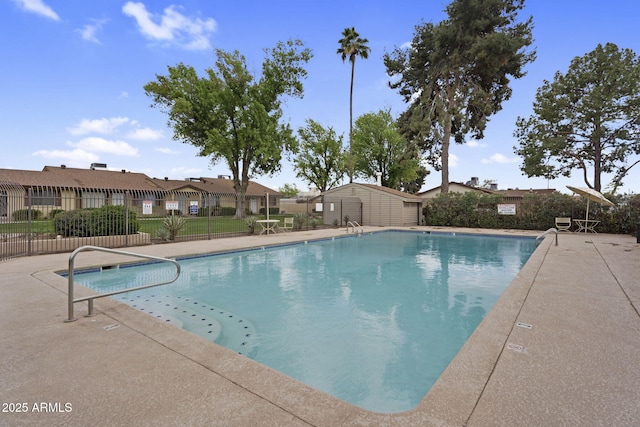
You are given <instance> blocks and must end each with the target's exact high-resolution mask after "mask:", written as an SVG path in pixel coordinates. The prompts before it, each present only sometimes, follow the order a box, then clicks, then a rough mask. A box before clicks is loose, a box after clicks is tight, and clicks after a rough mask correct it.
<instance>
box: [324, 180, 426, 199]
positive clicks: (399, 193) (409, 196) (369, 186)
mask: <svg viewBox="0 0 640 427" xmlns="http://www.w3.org/2000/svg"><path fill="white" fill-rule="evenodd" d="M350 186H356V187H364V188H366V189H368V190H371V191H378V192H381V193H385V194H389V195H392V196H394V197H398V198H401V199H403V200H404V201H408V202H417V203H420V202H422V201H423V200H422V197H419V196H417V195H415V194H409V193H405V192H403V191H398V190H395V189H393V188H389V187H383V186H380V185H377V184H360V183H357V182H353V183H351V184H345V185H343V186H340V187H336V188H332V189H331V190H327V191H325V192H324V193H322V194H323V195H327V194H331V193H332V192H335V191H339V190H340V189H343V188H346V187H350Z"/></svg>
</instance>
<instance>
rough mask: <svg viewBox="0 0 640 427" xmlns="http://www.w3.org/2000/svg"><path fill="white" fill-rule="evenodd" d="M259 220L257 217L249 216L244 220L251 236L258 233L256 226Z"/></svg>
mask: <svg viewBox="0 0 640 427" xmlns="http://www.w3.org/2000/svg"><path fill="white" fill-rule="evenodd" d="M257 220H258V218H256V217H255V216H248V217H246V218H245V219H244V222H245V224H247V228H248V229H249V234H253V233H255V232H256V226H257V225H258V223H257V222H256V221H257Z"/></svg>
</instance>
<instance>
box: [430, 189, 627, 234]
mask: <svg viewBox="0 0 640 427" xmlns="http://www.w3.org/2000/svg"><path fill="white" fill-rule="evenodd" d="M607 198H608V199H609V200H611V201H612V202H614V203H615V206H613V207H608V206H602V205H600V204H598V203H590V207H589V218H590V219H595V220H598V221H600V224H598V232H601V233H615V234H632V235H635V233H636V227H637V224H638V223H639V222H640V195H637V194H636V195H634V194H623V195H618V196H608V197H607ZM501 203H504V202H503V197H502V196H501V195H496V194H484V193H478V192H467V193H447V194H440V195H438V196H437V197H435V198H434V199H431V200H429V201H428V202H427V203H426V204H425V206H424V208H423V210H422V213H423V221H424V224H425V225H433V226H451V227H473V228H506V229H521V230H547V229H549V228H551V227H555V218H556V217H571V218H573V219H578V218H585V216H586V208H587V203H586V199H585V198H583V197H579V196H570V195H567V194H562V193H559V192H557V191H556V192H554V193H552V194H550V195H541V194H536V193H532V194H528V195H525V196H524V197H523V198H522V202H520V203H517V204H516V214H515V215H499V214H498V204H501ZM507 203H510V202H507Z"/></svg>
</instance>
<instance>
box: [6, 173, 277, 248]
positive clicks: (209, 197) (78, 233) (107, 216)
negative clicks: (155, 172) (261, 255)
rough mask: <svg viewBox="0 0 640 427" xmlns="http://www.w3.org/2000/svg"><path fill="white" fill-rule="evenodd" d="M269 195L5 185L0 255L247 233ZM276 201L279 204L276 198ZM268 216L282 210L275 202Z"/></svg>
mask: <svg viewBox="0 0 640 427" xmlns="http://www.w3.org/2000/svg"><path fill="white" fill-rule="evenodd" d="M266 203H267V200H266V197H260V196H247V197H245V198H244V199H242V200H239V199H238V197H237V196H236V194H214V193H206V192H202V191H166V190H145V191H143V190H140V191H132V190H127V191H123V190H115V189H114V190H110V189H100V190H89V189H86V188H76V187H68V188H65V187H51V186H46V185H43V186H32V187H23V186H21V185H17V184H13V183H7V182H0V260H5V259H9V258H14V257H20V256H28V255H37V254H45V253H57V252H71V251H73V250H75V249H76V248H78V247H80V246H83V245H94V246H102V247H108V248H116V247H127V246H138V245H146V244H154V243H162V242H167V241H185V240H205V239H215V238H220V237H231V236H241V235H246V234H247V233H249V232H251V229H250V227H249V226H248V224H247V221H245V219H243V218H242V217H241V216H240V215H237V210H238V209H240V211H242V210H244V213H245V215H246V216H252V215H255V216H260V215H264V214H265V213H266V212H265V209H266ZM271 203H274V201H273V200H272V201H271ZM270 213H272V214H277V213H278V211H277V208H275V210H274V208H273V207H271V209H270Z"/></svg>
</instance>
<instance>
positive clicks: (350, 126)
mask: <svg viewBox="0 0 640 427" xmlns="http://www.w3.org/2000/svg"><path fill="white" fill-rule="evenodd" d="M355 69H356V60H355V59H354V60H353V61H351V87H350V88H349V184H351V183H352V182H353V149H352V148H351V146H352V145H353V76H354V73H355Z"/></svg>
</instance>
